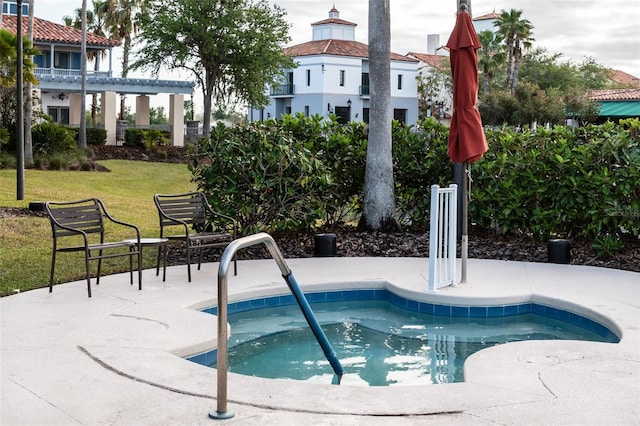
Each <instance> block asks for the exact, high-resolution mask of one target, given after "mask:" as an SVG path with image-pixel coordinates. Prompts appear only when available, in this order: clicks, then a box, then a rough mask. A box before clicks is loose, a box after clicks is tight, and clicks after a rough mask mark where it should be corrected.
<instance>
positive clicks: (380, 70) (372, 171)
mask: <svg viewBox="0 0 640 426" xmlns="http://www.w3.org/2000/svg"><path fill="white" fill-rule="evenodd" d="M389 7H390V6H389V0H369V82H370V89H371V90H370V96H371V98H370V99H371V100H370V110H369V111H370V115H369V143H368V146H367V164H366V169H365V183H364V205H363V214H362V218H361V219H360V223H359V225H358V226H359V228H360V229H375V230H381V231H395V230H398V229H399V228H400V227H399V225H398V222H397V221H396V219H395V197H394V193H393V157H392V149H391V148H392V141H391V119H392V114H391V70H390V62H389V58H390V56H391V31H390V27H391V24H390V23H391V18H390V10H389Z"/></svg>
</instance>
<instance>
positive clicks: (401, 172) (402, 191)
mask: <svg viewBox="0 0 640 426" xmlns="http://www.w3.org/2000/svg"><path fill="white" fill-rule="evenodd" d="M419 129H420V130H419V131H416V130H415V129H413V128H411V127H408V126H405V125H403V124H400V123H398V122H394V125H393V171H394V181H395V185H396V187H395V195H396V208H397V210H398V217H399V219H400V223H401V224H402V226H404V227H411V228H414V229H429V210H430V194H431V185H434V184H438V185H440V186H448V185H449V183H450V182H451V177H452V176H453V167H452V163H451V160H449V157H448V156H447V143H448V139H449V128H448V127H446V126H444V125H442V124H440V123H438V122H437V121H436V120H435V119H433V118H428V119H426V120H425V121H424V122H423V123H421V124H419Z"/></svg>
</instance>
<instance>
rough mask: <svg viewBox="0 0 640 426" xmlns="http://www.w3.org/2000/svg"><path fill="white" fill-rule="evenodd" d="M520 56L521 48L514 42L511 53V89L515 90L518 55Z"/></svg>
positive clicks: (518, 65)
mask: <svg viewBox="0 0 640 426" xmlns="http://www.w3.org/2000/svg"><path fill="white" fill-rule="evenodd" d="M521 56H522V49H521V48H520V46H519V44H516V47H515V49H514V55H513V76H512V79H511V90H512V91H513V90H515V88H516V86H517V85H518V71H519V70H520V57H521Z"/></svg>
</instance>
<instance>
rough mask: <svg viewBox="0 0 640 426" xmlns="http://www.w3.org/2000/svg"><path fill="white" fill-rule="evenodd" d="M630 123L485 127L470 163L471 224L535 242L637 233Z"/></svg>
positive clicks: (638, 154)
mask: <svg viewBox="0 0 640 426" xmlns="http://www.w3.org/2000/svg"><path fill="white" fill-rule="evenodd" d="M625 123H626V124H625ZM637 123H638V120H634V121H631V122H621V123H620V124H614V123H611V122H609V123H606V124H603V125H600V126H594V125H590V126H587V127H583V128H579V129H573V128H568V127H560V126H556V127H554V128H553V129H550V130H546V129H543V128H538V130H537V131H535V132H530V131H527V132H523V133H516V132H514V131H512V130H510V129H501V130H492V131H489V132H488V133H487V139H488V141H489V146H490V149H489V151H488V152H487V153H486V155H485V157H484V159H482V160H481V161H479V162H478V163H476V164H474V165H473V167H472V175H473V176H474V184H473V191H472V197H473V200H472V202H471V203H470V204H469V211H470V218H471V221H473V222H476V223H478V224H479V225H481V226H483V227H486V228H489V227H494V228H499V229H500V230H501V231H503V232H518V233H526V234H530V235H532V236H534V237H535V238H537V239H539V240H544V239H546V238H548V237H550V236H567V237H569V236H579V237H584V238H589V239H593V238H595V237H597V236H601V235H612V236H613V235H618V234H619V233H620V232H621V230H624V231H625V232H630V233H632V234H633V235H638V233H639V232H640V223H639V221H638V220H637V212H640V191H639V190H638V188H639V187H640V167H638V164H640V144H639V141H638V137H637V136H634V135H633V132H632V131H631V129H633V128H634V124H635V125H636V126H637V125H638V124H637ZM633 212H636V214H634V213H633Z"/></svg>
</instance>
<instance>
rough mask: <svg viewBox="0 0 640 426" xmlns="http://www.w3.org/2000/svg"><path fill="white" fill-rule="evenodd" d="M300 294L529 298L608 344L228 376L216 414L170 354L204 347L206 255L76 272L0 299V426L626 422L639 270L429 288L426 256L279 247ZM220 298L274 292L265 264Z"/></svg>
mask: <svg viewBox="0 0 640 426" xmlns="http://www.w3.org/2000/svg"><path fill="white" fill-rule="evenodd" d="M287 263H288V265H289V267H290V268H291V270H292V271H293V274H294V276H295V278H296V280H297V281H298V283H299V284H300V286H301V287H302V288H303V290H304V291H305V292H312V291H327V290H345V289H359V288H362V289H364V288H367V289H372V288H379V289H384V288H386V289H389V290H391V291H393V292H394V293H396V294H398V295H400V296H402V297H406V298H411V299H414V300H419V301H425V302H430V303H438V304H451V305H463V306H464V305H470V304H476V305H494V304H495V305H511V304H519V303H528V302H535V303H539V304H543V305H547V306H553V307H556V308H561V309H565V310H568V311H571V312H574V313H577V314H580V315H583V316H586V317H589V318H592V319H594V320H597V321H599V322H600V323H602V324H603V325H606V326H608V327H609V328H610V329H612V331H614V332H616V333H617V334H618V335H620V336H621V341H620V343H617V344H610V343H595V342H579V341H538V342H536V341H526V342H517V343H509V344H505V345H500V346H497V347H493V348H490V349H486V350H483V351H481V352H479V353H477V354H475V355H473V356H471V357H470V358H469V359H468V361H467V363H466V364H465V382H464V383H455V384H447V385H430V386H410V387H357V386H346V385H341V386H332V385H319V384H309V383H304V382H294V381H284V380H265V379H258V378H252V377H245V376H240V375H234V374H231V373H230V374H229V384H228V398H229V407H228V409H229V410H230V411H232V412H234V413H235V416H234V417H233V418H231V419H229V420H211V419H209V418H208V413H209V412H211V411H215V409H216V400H215V397H216V371H215V370H214V369H210V368H207V367H203V366H200V365H198V364H195V363H192V362H189V361H186V360H183V359H181V358H180V357H183V356H188V355H195V354H198V353H201V352H204V351H207V350H209V349H211V348H213V347H215V344H216V333H217V332H216V318H215V317H214V316H212V315H208V314H205V313H201V312H198V311H197V309H200V308H204V307H208V306H213V305H215V300H216V294H217V293H216V291H217V290H216V287H217V286H216V284H217V266H218V265H217V264H215V263H214V264H206V265H203V267H202V270H201V271H196V270H194V271H192V273H193V281H192V282H191V283H187V282H186V281H187V280H186V276H187V273H186V266H175V267H170V268H168V269H167V280H166V282H162V277H161V276H160V277H156V276H155V270H145V271H144V273H143V281H144V283H143V289H142V291H138V290H137V285H133V286H130V285H129V276H128V274H118V275H112V276H107V277H103V278H102V279H101V281H102V283H101V284H100V285H99V286H95V285H92V290H93V297H92V298H87V291H86V282H85V281H78V282H73V283H67V284H62V285H58V286H55V287H54V290H53V293H51V294H50V293H49V292H48V288H43V289H38V290H33V291H29V292H26V293H21V294H16V295H14V296H10V297H5V298H2V299H0V322H1V334H0V374H1V380H2V381H1V382H0V394H1V395H0V406H1V408H0V424H2V425H3V426H9V425H74V424H78V425H80V424H85V425H87V424H89V425H94V424H110V425H134V424H135V425H183V424H184V425H186V424H189V425H212V424H243V425H244V424H247V425H249V424H251V425H252V424H277V425H280V424H284V425H289V424H292V425H294V424H296V425H297V424H309V425H316V424H326V425H330V424H331V425H334V424H347V425H359V424H367V425H382V424H394V425H418V424H419V425H424V424H473V425H485V424H486V425H489V424H491V425H495V424H509V425H540V424H562V425H566V424H575V425H603V424H612V425H613V424H615V425H630V424H640V273H633V272H626V271H618V270H612V269H603V268H595V267H587V266H573V265H555V264H545V263H524V262H507V261H493V260H477V259H471V260H469V266H468V277H469V283H468V284H464V285H459V286H457V287H452V288H445V289H441V290H440V291H439V292H437V293H428V292H426V291H425V289H426V288H427V274H428V271H427V268H428V260H427V259H426V258H312V259H287ZM229 288H230V292H229V299H230V301H238V300H245V299H249V298H254V297H258V296H259V297H264V296H271V295H278V294H283V295H285V294H288V289H287V287H286V284H285V282H284V280H283V279H282V277H281V275H280V271H279V270H278V268H277V266H276V264H275V262H274V261H272V260H256V261H239V262H238V275H237V276H230V277H229Z"/></svg>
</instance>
